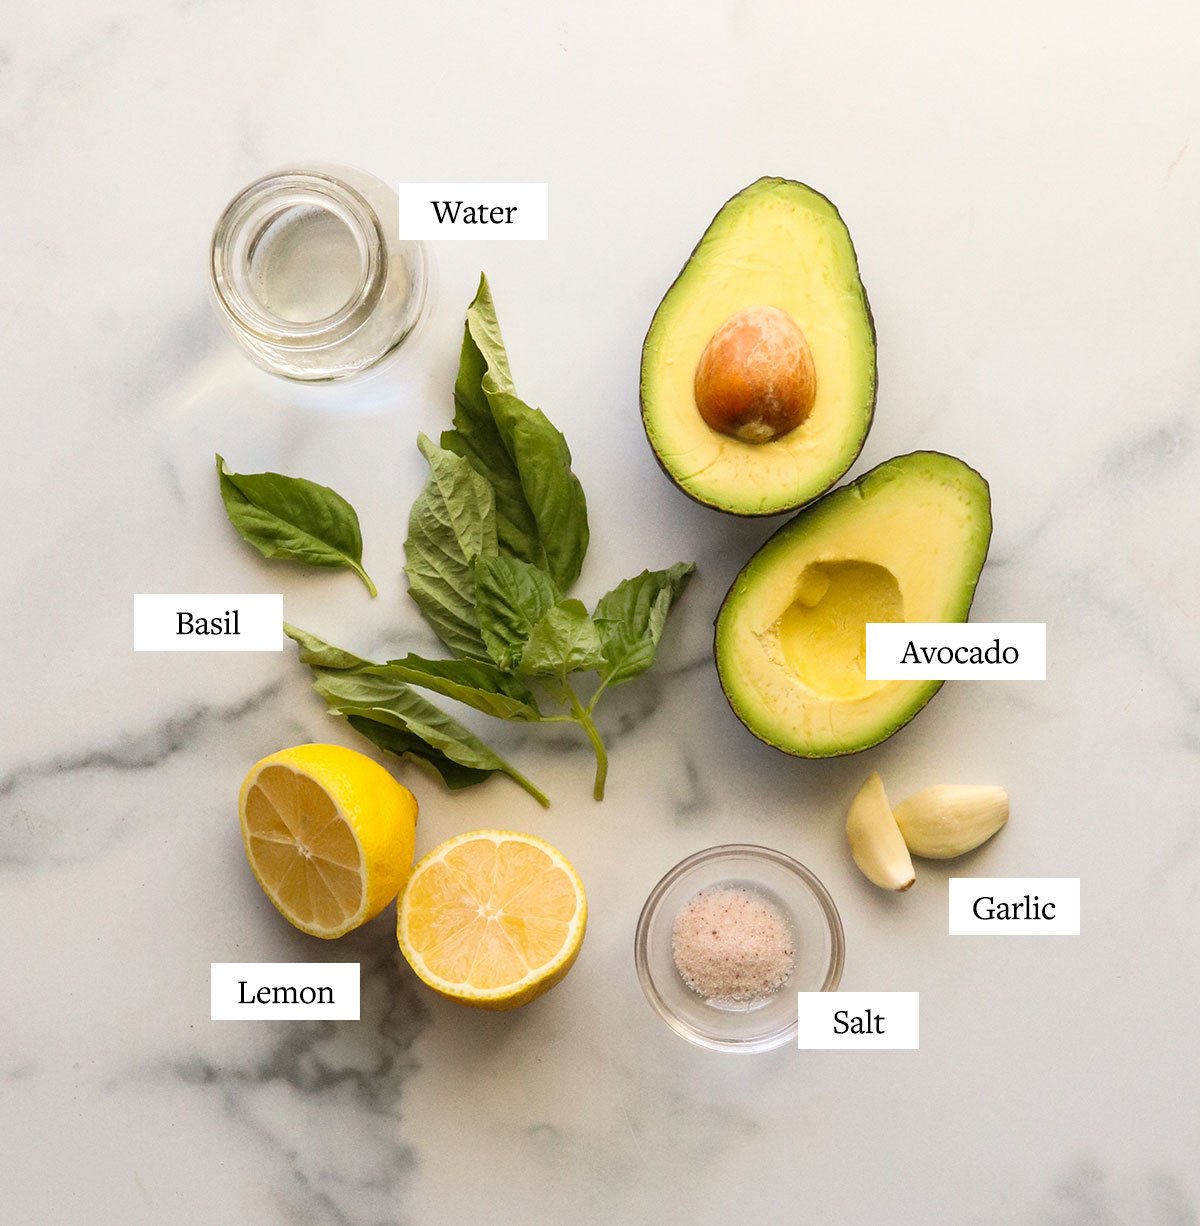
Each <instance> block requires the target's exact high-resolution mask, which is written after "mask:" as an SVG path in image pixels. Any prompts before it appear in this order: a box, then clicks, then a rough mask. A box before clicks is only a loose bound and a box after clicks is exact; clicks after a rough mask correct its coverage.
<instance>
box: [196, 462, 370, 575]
mask: <svg viewBox="0 0 1200 1226" xmlns="http://www.w3.org/2000/svg"><path fill="white" fill-rule="evenodd" d="M217 475H218V478H219V480H220V483H221V498H222V500H223V501H224V503H225V513H226V514H227V515H228V516H229V522H230V523H231V524H233V526H234V527H235V528H236V529H237V530H238V532H240V533H241V535H242V539H243V540H245V541H248V542H249V543H250V544H251V545H253V546H254V548H255V549H257V550H258V552H259V553H261V554H262V555H263V557H264V558H290V559H291V560H292V561H294V562H307V563H308V565H309V566H343V567H347V568H349V569H350V570H352V571H353V572H354V573H355V574H356V575H357V576H358V577H359V578H360V579H361V580H362V581H363V583H365V584H366V585H367V591H368V592H370V593H371V595H372V596H374V595H376V591H375V584H374V583H372V582H371V577H370V576H369V575H368V574H367V572H366V571H365V570H363V565H362V548H363V544H362V532H361V531H360V530H359V526H358V515H357V514H356V513H355V510H354V508H353V507H352V506H351V505H350V504H349V503H348V502H347V501H346V500H345V499H344V498H343V497H342V496H341V494H339V493H338V492H337V491H336V490H331V489H330V488H329V486H327V485H318V484H317V483H316V482H315V481H306V480H305V479H304V478H303V477H285V476H284V475H283V474H282V473H269V472H268V473H231V472H230V471H229V469H228V468H226V467H225V461H224V460H223V459H222V458H221V457H220V456H217Z"/></svg>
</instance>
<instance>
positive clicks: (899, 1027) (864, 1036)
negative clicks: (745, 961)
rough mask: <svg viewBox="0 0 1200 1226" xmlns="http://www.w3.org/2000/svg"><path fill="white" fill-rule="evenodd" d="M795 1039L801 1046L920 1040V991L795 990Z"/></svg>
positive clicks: (899, 1045)
mask: <svg viewBox="0 0 1200 1226" xmlns="http://www.w3.org/2000/svg"><path fill="white" fill-rule="evenodd" d="M796 1044H797V1046H798V1047H800V1049H801V1050H803V1051H841V1050H842V1049H854V1048H875V1049H876V1050H883V1049H891V1050H893V1051H895V1050H906V1051H916V1050H917V1048H919V1047H920V1045H921V994H920V993H919V992H799V993H797V1000H796Z"/></svg>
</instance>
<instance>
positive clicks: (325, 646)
mask: <svg viewBox="0 0 1200 1226" xmlns="http://www.w3.org/2000/svg"><path fill="white" fill-rule="evenodd" d="M283 632H284V634H286V635H287V636H288V638H290V639H293V640H295V642H296V645H297V646H298V647H299V648H300V663H301V664H311V665H312V666H313V667H314V668H328V669H333V670H335V671H336V670H350V669H356V668H374V667H375V666H374V664H372V662H371V661H370V660H364V659H363V658H362V657H361V656H356V655H355V654H354V653H353V652H350V651H346V650H345V649H344V648H342V647H335V646H334V645H333V644H332V643H327V642H326V641H325V640H324V639H321V638H317V636H316V635H315V634H309V632H308V631H307V630H301V629H300V628H299V627H298V626H293V625H290V624H289V623H288V622H284V623H283Z"/></svg>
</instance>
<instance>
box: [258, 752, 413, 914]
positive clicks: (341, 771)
mask: <svg viewBox="0 0 1200 1226" xmlns="http://www.w3.org/2000/svg"><path fill="white" fill-rule="evenodd" d="M238 811H239V814H240V816H241V823H242V840H243V843H244V844H245V848H246V858H247V860H249V862H250V868H251V870H252V871H253V873H254V876H255V877H256V878H257V879H258V883H259V885H261V886H262V888H263V890H264V891H265V892H266V894H267V897H268V898H270V900H271V901H272V902H273V903H274V904H275V906H276V907H277V908H278V909H279V911H280V913H281V914H282V915H283V916H284V917H285V918H286V919H287V920H288V921H290V922H291V923H292V924H294V925H295V926H296V927H297V928H300V929H301V930H303V931H304V932H307V933H310V934H312V935H313V936H318V937H338V936H342V935H343V934H344V933H347V932H349V931H351V929H354V928H357V927H358V926H359V925H360V924H364V923H366V921H367V920H369V919H371V918H372V917H374V916H376V915H378V914H379V912H380V911H382V910H383V908H384V907H386V906H387V905H388V903H389V902H391V901H392V899H393V898H395V896H396V894H397V893H398V892H399V890H400V887H401V886H402V885H403V884H404V881H405V879H406V878H407V876H408V872H409V869H410V868H411V866H412V856H413V839H414V834H415V827H416V819H417V802H416V801H415V800H414V798H413V795H412V793H411V792H409V791H408V789H407V788H404V787H402V786H401V785H400V784H399V783H397V782H396V781H395V780H394V779H393V778H392V776H391V775H389V774H388V772H387V771H386V770H384V769H383V767H382V766H380V765H379V764H378V763H377V762H373V761H372V760H371V759H370V758H368V757H366V756H365V755H363V754H360V753H358V752H356V751H355V750H352V749H346V748H344V747H343V746H340V745H299V746H297V747H296V748H294V749H285V750H281V751H280V752H279V753H276V754H272V755H271V756H270V757H267V758H263V759H262V761H261V762H256V763H255V764H254V766H252V767H251V768H250V771H249V773H248V774H247V775H246V778H245V780H244V782H243V783H242V790H241V794H240V796H239V800H238Z"/></svg>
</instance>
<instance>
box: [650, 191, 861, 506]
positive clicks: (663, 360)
mask: <svg viewBox="0 0 1200 1226" xmlns="http://www.w3.org/2000/svg"><path fill="white" fill-rule="evenodd" d="M875 382H876V380H875V327H874V324H873V322H872V319H871V308H870V307H869V306H868V304H867V295H866V291H865V290H864V289H863V285H862V281H861V280H860V278H859V275H858V259H857V257H856V255H855V253H854V244H853V243H852V242H851V241H850V232H849V231H848V230H847V229H846V225H845V223H844V222H843V221H842V219H841V216H840V215H839V214H838V211H837V209H836V208H834V206H833V205H832V204H831V203H830V202H829V201H828V200H827V199H826V198H825V197H824V196H822V195H821V193H820V192H817V191H814V190H813V189H812V188H811V187H806V186H805V185H804V184H803V183H795V182H793V181H792V180H790V179H759V180H758V182H757V183H752V184H751V185H750V186H749V187H747V188H746V189H745V190H744V191H740V192H738V194H737V195H736V196H734V197H733V199H732V200H730V201H729V202H728V203H727V204H725V205H724V207H723V208H722V209H721V211H720V212H719V213H718V214H717V215H716V217H715V218H713V221H712V224H711V225H710V226H709V227H708V229H707V230H706V231H705V232H704V237H703V238H701V240H700V242H699V243H698V244H697V245H696V249H695V251H693V252H692V255H691V258H690V259H689V260H688V262H687V263H686V264H685V265H684V266H683V271H682V272H680V274H679V276H678V277H677V278H676V279H675V283H674V284H673V285H672V286H671V288H670V289H669V290H668V291H667V294H666V297H665V298H664V299H663V300H662V303H661V304H660V305H659V308H658V310H657V311H656V312H655V315H654V319H653V321H652V323H651V324H650V331H649V332H648V333H647V335H646V342H645V344H644V346H643V347H642V378H641V400H642V421H643V423H644V425H645V428H646V435H647V437H648V438H649V440H650V446H651V447H652V448H653V449H654V454H655V455H656V456H657V457H658V461H659V463H660V464H661V465H662V467H663V469H664V471H665V472H666V473H667V475H668V476H669V477H670V478H671V479H672V480H673V481H674V482H675V484H676V485H678V486H679V488H680V489H681V490H683V492H684V493H685V494H688V495H690V496H691V497H692V498H695V499H696V500H697V501H698V502H702V503H705V504H706V505H708V506H710V507H715V508H717V509H718V510H721V511H729V512H732V513H733V514H735V515H775V514H778V513H779V512H781V511H790V510H794V509H795V508H796V507H799V506H803V505H804V504H805V503H808V502H811V501H812V500H813V499H814V498H818V497H820V495H821V494H823V493H824V492H825V491H826V490H827V489H829V488H830V486H832V485H833V484H834V483H835V482H836V481H837V480H838V478H839V477H840V476H841V475H842V474H843V473H844V472H845V471H846V470H847V469H848V468H849V467H850V465H851V464H853V463H854V460H855V457H856V456H857V455H858V453H859V451H861V450H862V445H863V442H864V441H865V439H866V437H867V431H868V430H869V429H870V428H871V417H872V415H873V413H874V411H875Z"/></svg>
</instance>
